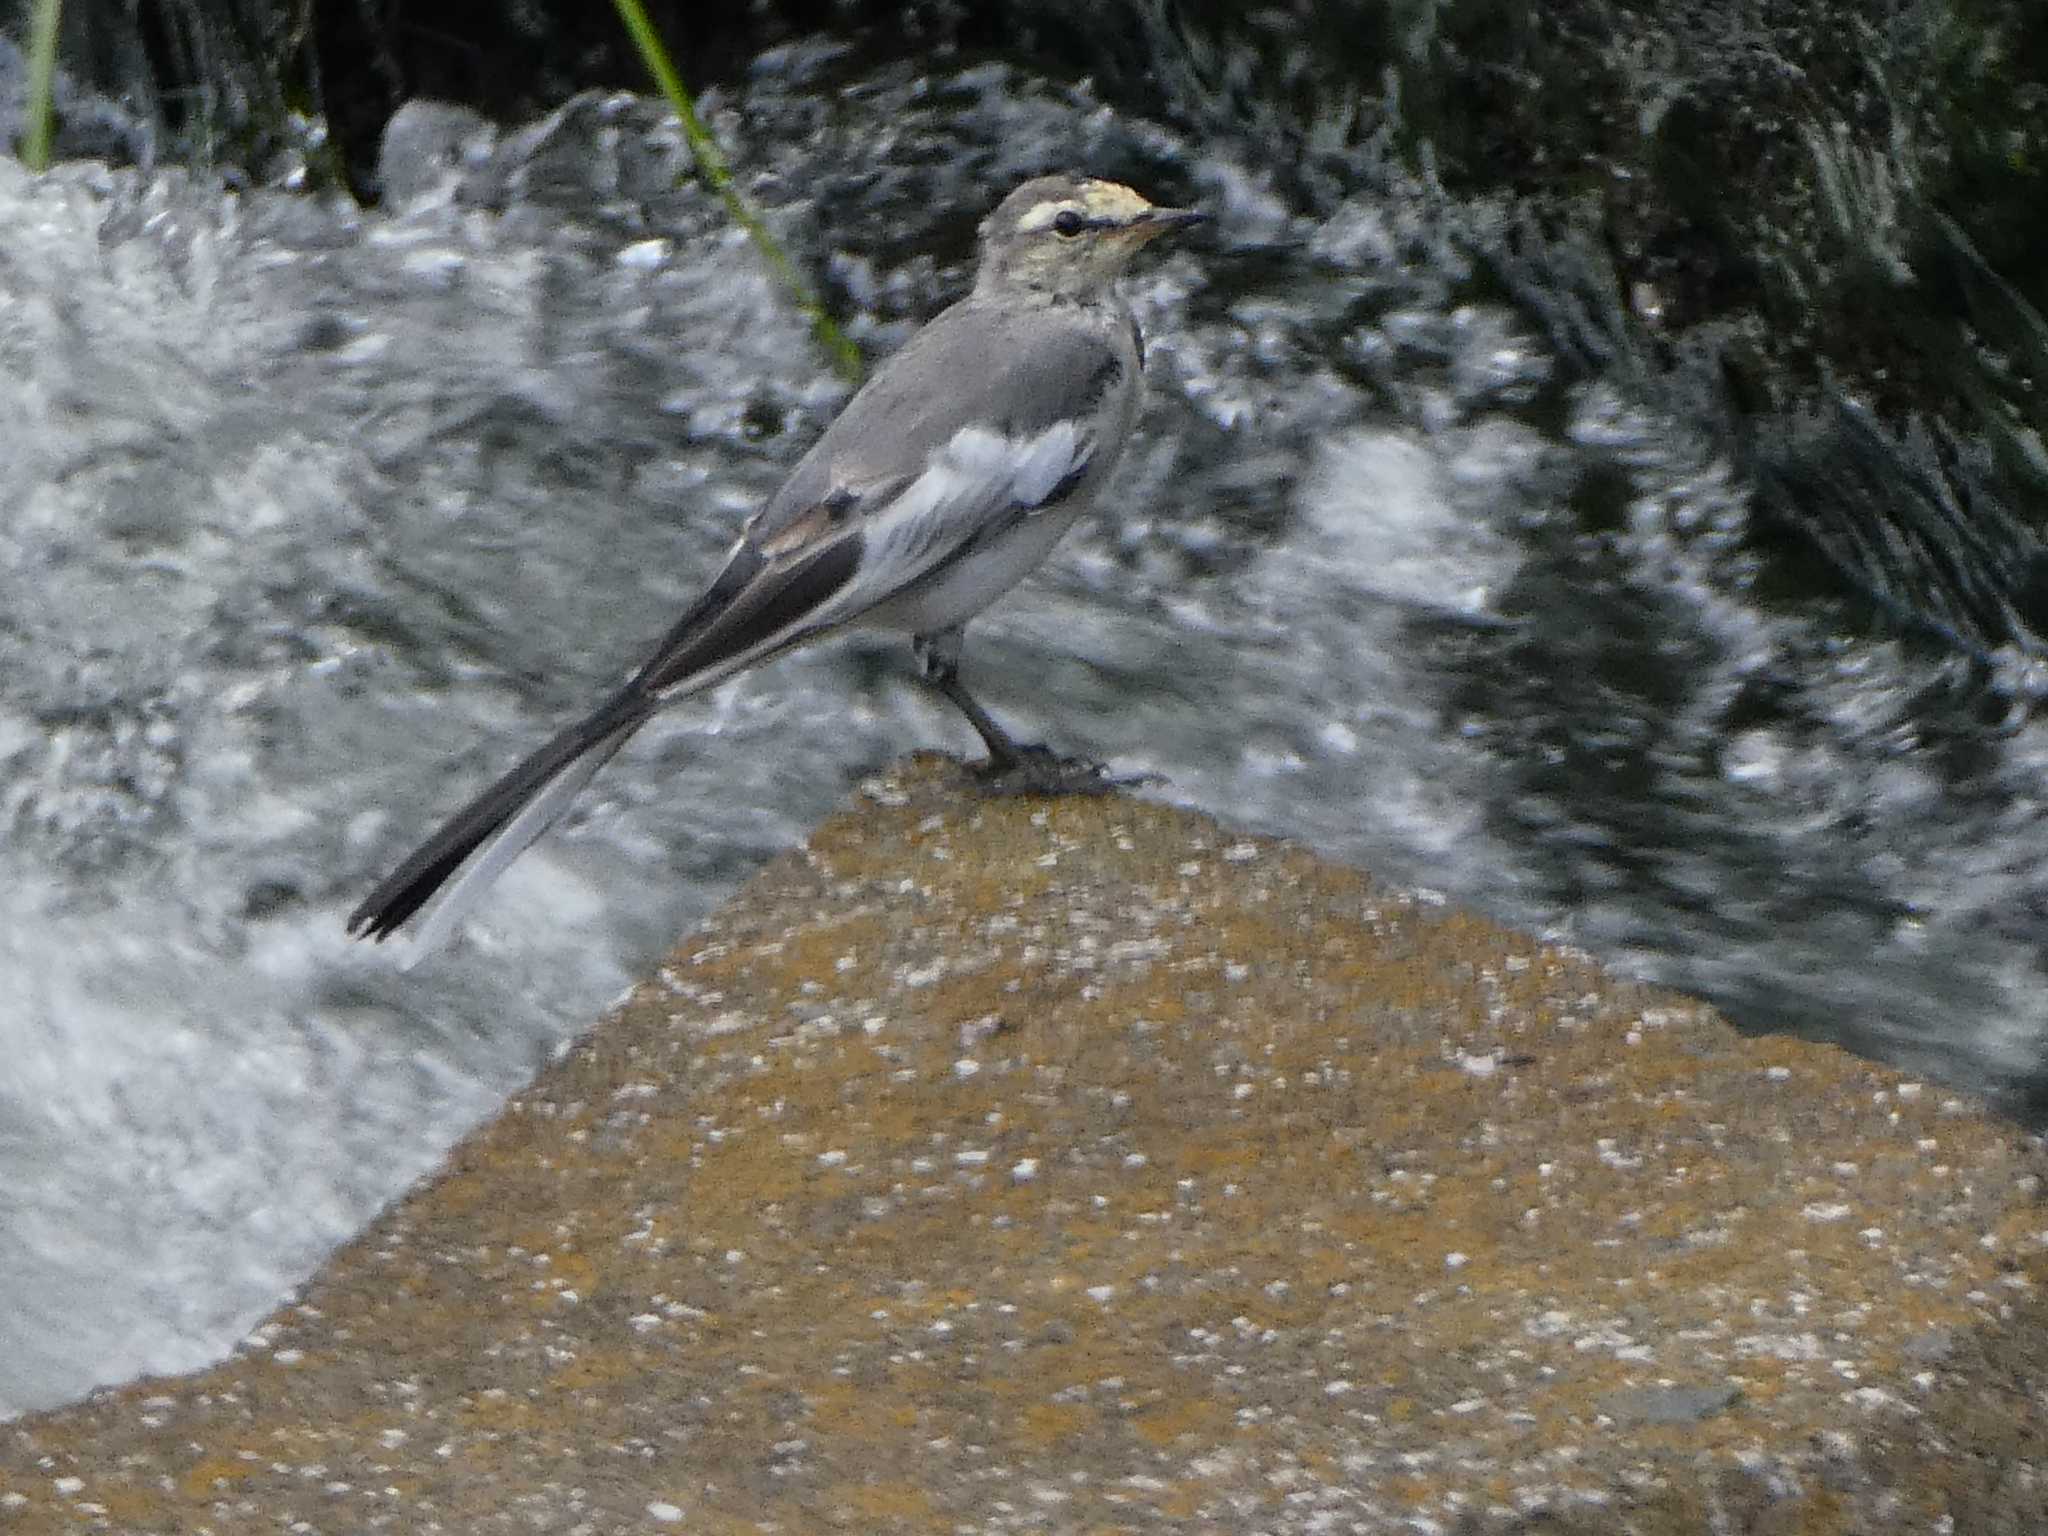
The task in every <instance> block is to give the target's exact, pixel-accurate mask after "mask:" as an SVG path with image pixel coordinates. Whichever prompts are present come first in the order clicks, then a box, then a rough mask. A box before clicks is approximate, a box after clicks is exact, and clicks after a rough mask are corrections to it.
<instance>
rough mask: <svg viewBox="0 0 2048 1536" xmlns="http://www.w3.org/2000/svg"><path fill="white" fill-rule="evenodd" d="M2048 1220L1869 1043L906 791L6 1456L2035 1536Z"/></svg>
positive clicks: (931, 787)
mask: <svg viewBox="0 0 2048 1536" xmlns="http://www.w3.org/2000/svg"><path fill="white" fill-rule="evenodd" d="M2040 1174H2041V1158H2040V1155H2039V1150H2038V1148H2037V1147H2036V1146H2035V1145H2034V1144H2033V1143H2031V1142H2029V1141H2028V1140H2027V1139H2025V1138H2023V1137H2021V1136H2019V1135H2018V1134H2017V1133H2015V1132H2014V1131H2013V1130H2012V1129H2010V1128H2009V1127H2008V1126H2005V1125H2003V1124H2000V1123H1999V1122H1997V1121H1995V1120H1993V1119H1991V1118H1989V1117H1987V1116H1986V1115H1984V1114H1983V1113H1982V1112H1981V1111H1980V1110H1979V1109H1978V1108H1977V1107H1976V1106H1974V1105H1972V1104H1970V1103H1968V1102H1965V1101H1963V1100H1961V1099H1958V1098H1956V1097H1953V1096H1950V1095H1948V1094H1945V1093H1942V1092H1938V1091H1933V1090H1929V1089H1924V1088H1922V1087H1921V1086H1919V1085H1917V1084H1915V1083H1913V1082H1910V1081H1908V1080H1906V1079H1903V1078H1902V1077H1901V1076H1900V1075H1899V1074H1897V1073H1895V1072H1891V1071H1887V1070H1884V1069H1880V1068H1878V1067H1874V1066H1871V1065H1868V1064H1866V1063H1864V1062H1861V1061H1858V1060H1856V1059H1854V1058H1851V1057H1849V1056H1847V1055H1845V1054H1844V1053H1842V1052H1841V1051H1839V1050H1836V1049H1834V1048H1831V1047H1827V1046H1820V1045H1811V1044H1804V1043H1799V1042H1794V1041H1789V1040H1784V1039H1775V1038H1772V1039H1744V1038H1742V1037H1740V1036H1738V1035H1736V1034H1735V1033H1734V1032H1733V1031H1732V1030H1730V1029H1729V1028H1728V1027H1727V1026H1726V1025H1725V1024H1724V1023H1722V1022H1721V1021H1720V1020H1719V1019H1718V1018H1717V1017H1716V1016H1715V1015H1714V1014H1713V1013H1712V1012H1711V1011H1709V1010H1708V1009H1706V1008H1705V1007H1703V1006H1701V1005H1698V1004H1695V1003H1692V1002H1689V1001H1687V1000H1685V999H1683V998H1679V997H1675V996H1672V995H1670V994H1666V993H1660V992H1656V991H1653V990H1650V989H1647V988H1643V987H1639V986H1635V985H1628V984H1622V983H1618V982H1615V981H1614V980H1612V979H1610V978H1608V977H1607V976H1605V975H1603V974H1602V973H1601V972H1600V971H1599V970H1598V968H1597V967H1595V966H1594V965H1593V964H1592V963H1591V962H1590V961H1589V960H1588V959H1586V958H1585V957H1584V956H1582V955H1579V954H1577V953H1574V952H1572V951H1569V950H1563V949H1558V948H1554V947H1548V946H1544V945H1541V944H1538V943H1536V942H1534V941H1532V940H1529V939H1527V938H1524V937H1521V936H1519V935H1516V934H1513V933H1509V932H1506V931H1503V930H1501V929H1498V928H1495V927H1493V926H1491V925H1489V924H1487V923H1485V922H1483V921H1480V920H1478V919H1475V918H1472V917H1470V916H1467V915H1465V914H1462V913H1459V912H1457V911H1454V910H1451V909H1448V908H1446V907H1443V906H1441V905H1438V904H1434V903H1431V902H1427V901H1422V900H1418V899H1417V898H1414V897H1411V896H1408V895H1404V894H1402V893H1400V892H1396V891H1389V890H1382V889H1379V888H1378V887H1376V886H1375V885H1374V884H1373V883H1372V882H1371V881H1370V880H1368V879H1367V878H1366V877H1365V876H1363V875H1361V874H1358V873H1355V872H1353V871H1349V870H1345V869H1340V868H1336V867H1333V866H1331V865H1328V864H1325V863H1322V862H1319V861H1318V860H1316V859H1315V858H1313V857H1312V856H1310V855H1308V854H1307V853H1305V852H1302V851H1300V850H1298V849H1295V848H1291V847H1288V846H1285V845H1281V844H1276V843H1272V842H1268V841H1262V840H1258V839H1253V838H1246V837H1241V836H1238V835H1237V834H1234V833H1231V832H1229V831H1226V830H1224V829H1223V828H1220V827H1218V826H1217V825H1216V824H1214V823H1213V822H1210V821H1208V820H1206V819H1204V818H1201V817H1197V816H1194V815H1190V814H1187V813H1185V812H1181V811H1177V810H1174V809H1171V808H1167V807H1163V806H1159V805H1153V804H1145V803H1139V802H1134V801H1130V800H1126V799H1120V798H1105V799H1089V800H1085V801H1075V802H1062V803H1057V804H1044V803H1041V802H1033V801H1029V800H1006V801H984V800H978V799H974V798H970V797H968V796H966V795H965V794H963V793H962V791H961V789H960V781H959V771H958V769H957V768H956V767H955V766H954V765H952V764H949V763H945V762H943V761H940V760H935V759H925V760H922V761H920V762H918V763H916V764H914V765H911V766H910V767H908V768H906V769H904V770H901V771H899V772H896V773H893V774H891V775H889V776H888V777H887V778H886V779H884V780H882V781H878V782H876V783H875V784H873V785H872V786H870V789H869V791H868V792H867V793H866V794H865V795H864V796H863V797H862V800H861V802H860V803H858V804H857V805H855V806H854V807H853V808H852V809H851V810H849V811H848V812H847V813H845V814H843V815H840V816H838V817H836V818H834V819H832V820H830V821H828V822H826V823H825V824H824V825H823V826H821V827H819V828H818V830H817V832H816V833H815V835H814V836H813V837H812V838H811V840H810V842H809V845H808V846H807V847H806V848H804V849H803V850H801V851H799V852H797V853H794V854H791V855H789V856H787V857H784V858H782V859H780V860H778V861H776V862H775V863H774V864H772V865H771V866H770V867H769V868H768V869H767V870H766V871H765V872H764V873H763V874H762V875H761V876H760V877H759V878H758V879H757V880H755V881H754V882H753V884H751V885H750V886H749V887H747V889H746V890H745V891H743V892H742V893H741V894H740V895H739V896H738V897H736V898H735V899H734V900H733V901H731V902H730V903H728V904H727V905H726V906H725V907H724V908H723V909H722V910H721V911H720V912H719V913H718V914H717V915H716V916H715V917H714V918H713V919H712V920H711V921H710V922H709V923H707V924H706V925H705V927H704V928H703V929H702V930H700V931H699V932H697V933H695V934H693V935H691V936H690V937H689V938H688V939H686V940H685V941H684V942H683V943H682V944H681V945H680V946H679V947H678V948H677V950H676V951H675V953H674V954H673V956H672V957H671V958H670V960H669V962H668V963H667V964H666V965H665V966H663V967H662V968H661V970H660V972H659V973H658V975H656V976H655V977H654V978H652V979H650V980H649V981H648V982H646V983H645V984H644V985H642V986H641V987H640V988H639V989H638V990H637V991H636V992H635V993H634V994H633V995H632V996H631V997H630V998H628V999H627V1001H626V1002H625V1003H624V1004H622V1005H621V1007H620V1008H619V1009H618V1011H617V1012H616V1013H614V1014H613V1015H612V1016H611V1017H609V1018H607V1019H606V1020H604V1021H603V1022H602V1023H601V1024H599V1026H598V1027H597V1028H596V1029H595V1030H594V1031H593V1032H592V1033H591V1034H590V1035H589V1036H588V1037H587V1038H586V1039H585V1040H584V1041H583V1043H582V1044H581V1045H579V1046H578V1047H576V1048H575V1049H574V1050H573V1051H572V1052H570V1053H569V1054H568V1055H566V1056H565V1057H564V1058H563V1059H562V1060H561V1061H559V1062H558V1063H556V1064H555V1065H554V1066H552V1067H550V1068H549V1069H547V1070H546V1071H545V1072H543V1073H542V1074H541V1076H540V1077H539V1079H538V1080H536V1081H535V1083H534V1084H533V1085H532V1087H531V1088H530V1089H528V1090H527V1091H526V1092H524V1093H522V1094H520V1095H519V1096H518V1097H517V1098H515V1099H514V1100H513V1101H512V1102H511V1103H510V1104H509V1105H508V1106H507V1107H506V1109H505V1112H504V1113H503V1114H502V1115H501V1116H500V1117H499V1119H498V1120H497V1121H496V1122H495V1123H494V1124H492V1125H490V1126H489V1127H487V1128H486V1129H484V1130H482V1131H480V1132H478V1133H477V1134H476V1135H474V1136H472V1137H471V1138H470V1139H469V1140H468V1141H467V1142H465V1143H464V1144H463V1145H462V1146H461V1147H459V1148H458V1149H457V1151H456V1152H455V1154H454V1155H453V1157H452V1158H451V1160H450V1163H449V1166H448V1168H447V1169H446V1171H445V1172H444V1173H443V1174H442V1175H441V1176H440V1177H439V1178H438V1179H436V1180H435V1181H434V1182H432V1183H431V1184H429V1185H427V1186H425V1187H423V1188H421V1189H420V1190H418V1191H417V1192H416V1193H415V1194H414V1195H413V1196H412V1197H410V1198H409V1199H407V1200H406V1201H404V1202H403V1203H401V1204H400V1205H398V1206H397V1207H395V1208H394V1209H393V1210H391V1211H390V1212H389V1213H388V1214H387V1215H386V1216H385V1217H384V1218H383V1219H382V1220H380V1221H379V1222H378V1223H376V1225H374V1226H373V1227H372V1228H371V1229H370V1230H369V1231H368V1232H367V1233H365V1234H364V1236H363V1237H362V1238H360V1239H359V1240H358V1241H357V1242H356V1243H354V1244H353V1245H352V1246H350V1247H349V1248H348V1249H346V1250H345V1251H343V1252H342V1253H341V1254H339V1255H338V1256H337V1257H336V1258H335V1259H334V1261H333V1262H332V1263H331V1264H330V1265H329V1266H328V1268H327V1269H326V1271H325V1272H324V1273H323V1274H322V1275H321V1276H320V1277H319V1278H318V1279H317V1280H315V1281H314V1282H313V1283H312V1285H310V1286H309V1287H308V1289H307V1290H306V1292H305V1293H304V1295H303V1297H302V1298H301V1299H300V1300H299V1301H298V1302H296V1303H294V1304H293V1305H290V1306H288V1307H286V1308H284V1309H283V1310H282V1311H280V1312H279V1313H278V1314H277V1315H276V1316H275V1317H274V1318H273V1319H272V1321H271V1322H270V1323H268V1324H267V1325H265V1326H264V1327H263V1328H261V1329H259V1330H258V1331H257V1333H256V1334H255V1335H254V1336H252V1338H251V1339H250V1340H249V1341H248V1342H247V1344H246V1346H245V1347H244V1348H243V1349H242V1350H241V1351H240V1352H239V1353H238V1354H237V1355H236V1356H235V1357H234V1358H233V1359H231V1360H229V1361H227V1362H226V1363H224V1364H222V1365H220V1366H219V1367H217V1368H216V1369H214V1370H212V1371H209V1372H205V1373H203V1374H201V1375H198V1376H194V1377H190V1378H186V1379H182V1380H178V1381H169V1382H146V1383H141V1384H138V1385H134V1386H130V1387H127V1388H123V1389H119V1390H114V1391H108V1392H104V1393H102V1394H100V1395H99V1396H97V1397H95V1398H94V1399H92V1400H91V1401H89V1402H87V1403H84V1404H82V1405H80V1406H78V1407H76V1408H73V1409H69V1410H66V1411H63V1412H58V1413H53V1414H49V1415H45V1416H42V1417H39V1418H34V1419H28V1420H24V1421H21V1422H19V1423H17V1424H15V1425H12V1426H9V1427H7V1428H6V1429H4V1430H0V1512H4V1514H5V1515H6V1517H7V1529H8V1530H9V1532H10V1533H15V1532H19V1533H24V1536H27V1533H46V1532H58V1531H73V1530H78V1531H84V1530H93V1529H122V1530H140V1529H149V1530H167V1529H199V1528H204V1529H207V1530H210V1531H215V1532H235V1531H255V1530H276V1529H281V1528H289V1527H291V1525H292V1524H293V1522H304V1523H305V1525H306V1526H307V1527H309V1528H314V1529H348V1530H355V1531H374V1530H403V1531H407V1532H427V1531H436V1530H444V1531H457V1530H459V1531H465V1532H477V1531H495V1530H505V1531H511V1530H525V1529H567V1528H569V1527H571V1526H576V1525H579V1524H580V1525H583V1526H584V1527H586V1528H589V1529H596V1530H622V1529H637V1528H642V1527H643V1526H646V1525H648V1524H650V1523H651V1524H677V1525H680V1526H682V1527H684V1528H694V1529H719V1528H725V1527H726V1526H728V1525H731V1526H735V1527H737V1526H739V1525H746V1526H749V1527H751V1526H752V1525H753V1524H754V1523H756V1522H763V1521H773V1522H776V1523H777V1524H779V1525H780V1526H781V1527H782V1528H783V1529H788V1530H814V1529H819V1528H822V1527H826V1526H835V1527H840V1528H846V1529H855V1530H904V1531H918V1530H931V1531H940V1530H944V1531H952V1530H956V1529H961V1528H972V1529H976V1530H984V1531H1008V1530H1027V1529H1045V1530H1075V1529H1101V1528H1112V1527H1125V1526H1144V1525H1164V1526H1175V1527H1187V1528H1202V1529H1252V1528H1256V1529H1259V1530H1263V1531H1273V1532H1287V1531H1311V1530H1325V1529H1343V1530H1348V1531H1395V1530H1400V1531H1414V1530H1451V1529H1457V1530H1460V1531H1475V1532H1485V1531H1508V1530H1527V1529H1530V1528H1531V1525H1530V1522H1531V1521H1538V1522H1540V1528H1543V1529H1553V1530H1570V1531H1573V1532H1582V1533H1593V1532H1609V1531H1615V1532H1619V1531H1624V1530H1630V1531H1634V1530H1672V1531H1691V1530H1699V1529H1707V1528H1709V1525H1710V1523H1712V1522H1718V1523H1717V1524H1713V1528H1715V1529H1729V1530H1764V1529H1769V1530H1785V1529H1793V1528H1797V1529H1800V1530H1806V1531H1844V1532H1846V1531H1867V1530H1876V1529H1885V1530H1898V1531H1934V1530H1938V1529H1956V1530H1964V1529H1967V1530H1971V1531H2022V1530H2030V1529H2037V1528H2039V1521H2040V1520H2041V1518H2042V1517H2043V1515H2044V1514H2048V1510H2044V1509H2043V1507H2042V1505H2043V1501H2042V1497H2041V1495H2040V1493H2039V1491H2038V1490H2039V1489H2040V1487H2041V1486H2042V1483H2041V1480H2040V1473H2041V1470H2042V1469H2041V1467H2040V1464H2039V1456H2040V1452H2039V1447H2040V1445H2041V1444H2042V1439H2041V1435H2042V1430H2043V1428H2044V1426H2043V1424H2042V1423H2041V1410H2040V1407H2039V1404H2040V1403H2041V1401H2042V1395H2041V1388H2042V1386H2043V1384H2044V1381H2048V1371H2044V1361H2043V1351H2042V1346H2041V1344H2040V1343H2039V1342H2038V1341H2039V1339H2040V1338H2042V1337H2043V1336H2044V1329H2043V1327H2042V1324H2043V1322H2044V1321H2048V1319H2044V1317H2043V1310H2042V1307H2041V1303H2040V1301H2039V1299H2038V1291H2039V1286H2040V1283H2041V1281H2042V1279H2043V1278H2044V1267H2043V1250H2044V1246H2048V1214H2044V1212H2043V1211H2042V1209H2041V1204H2040V1198H2039V1187H2040V1186H2039V1180H2040ZM1935 1339H1939V1340H1940V1341H1941V1343H1940V1346H1939V1347H1938V1348H1937V1347H1930V1344H1929V1341H1930V1340H1935ZM1950 1522H1953V1524H1950Z"/></svg>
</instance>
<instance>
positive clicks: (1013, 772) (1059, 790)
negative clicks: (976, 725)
mask: <svg viewBox="0 0 2048 1536" xmlns="http://www.w3.org/2000/svg"><path fill="white" fill-rule="evenodd" d="M967 772H968V775H969V777H970V778H972V780H973V781H974V787H975V790H976V791H977V792H978V793H980V794H984V795H989V796H994V797H1003V796H1010V795H1037V796H1044V797H1046V798H1048V799H1053V798H1057V797H1059V796H1063V795H1108V794H1114V793H1115V792H1116V791H1117V790H1120V789H1135V788H1137V787H1139V786H1140V785H1144V784H1157V783H1160V782H1162V781H1161V779H1160V776H1159V775H1158V774H1156V773H1132V774H1115V773H1111V772H1110V771H1109V769H1108V768H1107V767H1106V766H1105V765H1104V764H1102V763H1098V762H1094V761H1092V760H1090V759H1088V758H1085V757H1062V756H1061V755H1060V754H1059V753H1057V752H1055V751H1053V750H1052V749H1051V748H1050V747H1042V746H1019V747H1017V748H1016V749H1015V750H1014V751H1012V752H1011V753H1009V754H1008V756H1007V757H1003V758H995V757H992V758H990V759H989V760H988V761H987V762H985V763H978V764H976V765H975V766H973V767H971V768H969V769H968V770H967Z"/></svg>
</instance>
